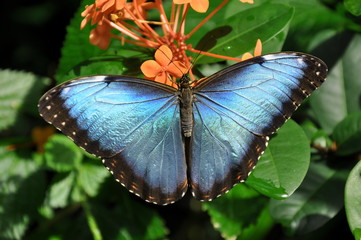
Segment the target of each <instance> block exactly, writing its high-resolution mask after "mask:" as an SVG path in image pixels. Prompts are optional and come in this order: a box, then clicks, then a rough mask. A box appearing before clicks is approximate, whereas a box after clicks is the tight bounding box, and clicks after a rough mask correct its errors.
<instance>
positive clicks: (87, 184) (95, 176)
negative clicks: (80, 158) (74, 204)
mask: <svg viewBox="0 0 361 240" xmlns="http://www.w3.org/2000/svg"><path fill="white" fill-rule="evenodd" d="M78 171H79V173H78V184H79V185H80V187H81V188H82V189H83V190H84V191H85V193H87V194H88V195H89V196H90V197H94V196H95V195H97V194H98V191H99V188H100V186H101V184H102V183H103V182H104V179H105V178H106V177H108V176H109V172H108V171H107V170H106V169H105V167H103V166H100V165H93V164H88V163H84V164H82V165H81V166H79V168H78Z"/></svg>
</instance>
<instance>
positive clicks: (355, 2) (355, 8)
mask: <svg viewBox="0 0 361 240" xmlns="http://www.w3.org/2000/svg"><path fill="white" fill-rule="evenodd" d="M344 4H345V7H346V9H347V10H348V11H349V12H350V13H352V14H353V15H355V16H360V15H361V1H359V0H344Z"/></svg>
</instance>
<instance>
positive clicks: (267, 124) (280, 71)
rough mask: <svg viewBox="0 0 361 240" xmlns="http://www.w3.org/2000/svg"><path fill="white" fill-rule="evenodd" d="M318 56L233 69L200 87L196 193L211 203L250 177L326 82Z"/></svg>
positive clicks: (273, 57)
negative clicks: (278, 134)
mask: <svg viewBox="0 0 361 240" xmlns="http://www.w3.org/2000/svg"><path fill="white" fill-rule="evenodd" d="M326 73H327V67H326V65H325V64H324V63H323V62H322V61H321V60H320V59H318V58H316V57H313V56H310V55H306V54H299V53H288V52H285V53H279V54H270V55H265V56H260V57H256V58H253V59H250V60H247V61H243V62H241V63H238V64H235V65H232V66H230V67H228V68H226V69H224V70H221V71H219V72H218V73H216V74H214V75H212V76H210V77H209V78H207V79H205V80H204V81H202V82H201V83H200V84H198V85H197V86H196V87H195V89H194V121H195V123H194V126H195V127H194V129H193V134H192V140H191V146H192V149H191V159H190V165H189V166H188V167H189V172H190V180H189V181H190V184H191V186H192V192H193V195H194V196H195V197H196V198H198V199H201V200H211V199H213V198H215V197H216V196H219V195H221V194H223V193H225V192H227V191H228V190H229V189H231V188H232V187H233V185H234V184H235V183H238V182H240V181H243V180H245V179H246V178H247V176H248V175H249V173H250V171H251V170H252V169H253V167H254V166H255V165H256V163H257V160H258V159H259V157H260V156H261V154H262V153H263V151H264V149H265V147H266V144H267V140H268V137H267V136H269V135H271V134H272V133H274V132H275V131H276V130H277V129H278V128H279V127H281V125H282V124H283V123H284V122H285V121H286V120H287V119H288V118H289V117H290V116H291V114H292V113H293V112H294V111H295V110H296V108H297V107H298V106H299V105H300V104H301V102H302V101H303V100H304V99H305V98H306V97H307V96H309V95H310V94H311V92H312V91H313V90H315V89H316V88H317V87H318V86H320V85H321V84H322V82H323V81H324V80H325V78H326Z"/></svg>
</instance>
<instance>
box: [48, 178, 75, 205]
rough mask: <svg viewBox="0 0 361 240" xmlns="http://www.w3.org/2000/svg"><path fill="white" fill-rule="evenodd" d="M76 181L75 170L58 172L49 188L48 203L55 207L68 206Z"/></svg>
mask: <svg viewBox="0 0 361 240" xmlns="http://www.w3.org/2000/svg"><path fill="white" fill-rule="evenodd" d="M74 183H75V174H74V172H70V173H61V174H57V175H56V176H55V178H54V180H53V182H52V184H51V186H50V187H49V190H48V195H47V202H48V204H49V205H50V206H51V207H53V208H60V207H65V206H67V205H68V204H69V202H70V200H71V199H70V193H71V190H72V189H73V186H74Z"/></svg>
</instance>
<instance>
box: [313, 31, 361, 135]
mask: <svg viewBox="0 0 361 240" xmlns="http://www.w3.org/2000/svg"><path fill="white" fill-rule="evenodd" d="M360 51H361V35H356V36H355V37H354V38H353V40H352V42H351V43H350V45H349V46H348V48H347V50H346V52H345V53H344V55H343V56H342V59H340V60H339V61H338V62H337V64H336V65H335V66H334V67H333V68H332V70H331V71H330V73H329V74H328V77H327V80H326V82H325V83H324V84H323V85H322V87H320V88H319V89H318V90H317V91H316V92H315V93H314V94H313V95H312V96H311V98H310V103H311V106H312V108H313V110H314V114H315V116H316V117H317V120H318V121H319V123H320V124H321V126H322V128H323V129H324V130H325V131H326V132H327V133H329V134H330V133H332V131H333V129H334V127H335V126H336V125H337V124H338V123H339V122H340V121H341V120H342V119H344V118H345V117H346V116H347V115H348V114H349V113H352V112H355V111H358V110H359V109H361V81H359V76H360V75H361V68H360V67H359V63H360V62H361V56H360V54H358V52H360Z"/></svg>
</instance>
